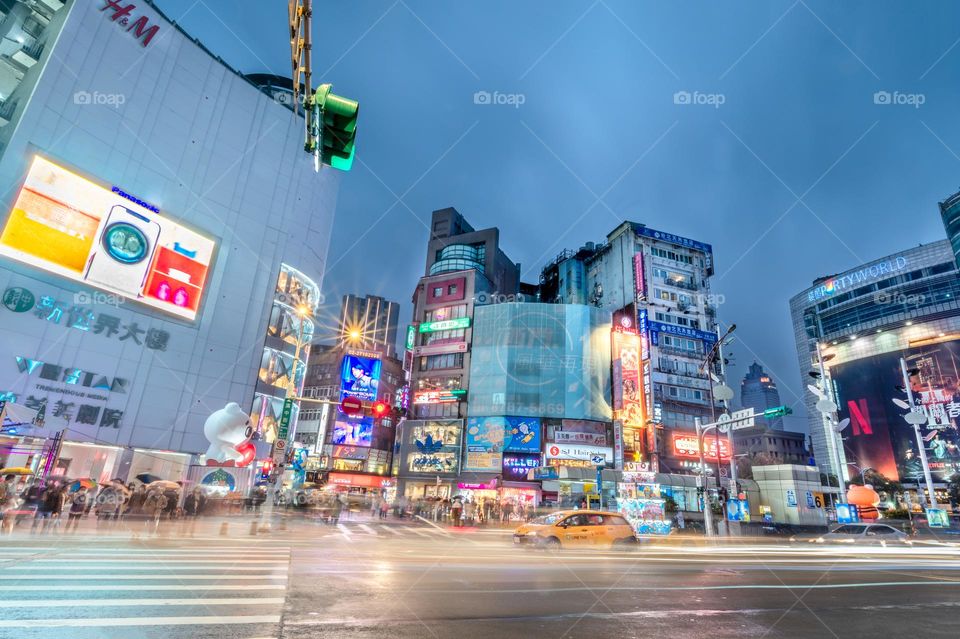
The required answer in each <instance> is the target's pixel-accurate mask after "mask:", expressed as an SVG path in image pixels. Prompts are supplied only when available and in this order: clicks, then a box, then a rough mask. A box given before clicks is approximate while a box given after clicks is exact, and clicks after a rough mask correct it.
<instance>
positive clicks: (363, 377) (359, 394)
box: [340, 355, 381, 402]
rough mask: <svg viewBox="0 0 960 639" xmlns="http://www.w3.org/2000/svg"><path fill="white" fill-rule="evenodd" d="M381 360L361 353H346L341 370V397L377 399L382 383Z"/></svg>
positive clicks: (365, 399) (367, 400)
mask: <svg viewBox="0 0 960 639" xmlns="http://www.w3.org/2000/svg"><path fill="white" fill-rule="evenodd" d="M380 364H381V362H380V360H379V359H375V358H372V357H361V356H359V355H346V356H345V357H344V358H343V368H342V369H341V372H340V399H341V400H343V398H344V397H355V398H357V399H359V400H361V401H365V402H372V401H375V400H376V399H377V387H378V386H379V384H380Z"/></svg>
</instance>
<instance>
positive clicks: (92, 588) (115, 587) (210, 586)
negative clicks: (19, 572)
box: [0, 584, 287, 592]
mask: <svg viewBox="0 0 960 639" xmlns="http://www.w3.org/2000/svg"><path fill="white" fill-rule="evenodd" d="M77 588H78V586H51V585H44V586H27V585H24V584H19V585H16V586H0V592H76V591H77ZM286 589H287V586H286V584H253V585H240V586H238V585H233V586H225V585H223V584H193V585H190V586H187V585H184V584H162V585H160V584H153V585H150V584H113V585H110V586H104V585H101V584H97V585H89V584H84V586H83V591H84V592H94V591H96V592H109V591H111V590H157V591H162V590H216V591H232V590H236V591H238V592H239V591H243V590H286Z"/></svg>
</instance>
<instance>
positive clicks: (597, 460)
mask: <svg viewBox="0 0 960 639" xmlns="http://www.w3.org/2000/svg"><path fill="white" fill-rule="evenodd" d="M590 461H591V462H593V465H594V466H602V465H603V464H605V463H606V462H607V458H606V457H604V456H603V455H593V456H592V457H590Z"/></svg>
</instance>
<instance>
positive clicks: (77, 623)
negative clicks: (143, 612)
mask: <svg viewBox="0 0 960 639" xmlns="http://www.w3.org/2000/svg"><path fill="white" fill-rule="evenodd" d="M254 623H280V615H231V616H213V615H210V616H202V617H116V618H109V619H103V618H101V619H98V618H89V619H75V618H74V619H0V628H64V627H69V628H98V627H108V626H109V627H116V626H200V625H204V626H210V625H218V626H228V625H232V624H254Z"/></svg>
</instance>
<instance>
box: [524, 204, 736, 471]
mask: <svg viewBox="0 0 960 639" xmlns="http://www.w3.org/2000/svg"><path fill="white" fill-rule="evenodd" d="M712 275H713V248H712V247H711V246H710V245H709V244H706V243H704V242H700V241H697V240H692V239H689V238H685V237H680V236H678V235H673V234H672V233H665V232H662V231H657V230H654V229H651V228H649V227H647V226H645V225H643V224H638V223H636V222H624V223H623V224H621V225H619V226H618V227H616V228H615V229H613V231H611V232H610V233H609V234H608V235H607V241H606V242H604V243H602V244H599V245H594V244H592V243H590V244H586V245H585V246H583V247H582V248H580V249H579V250H578V251H576V252H573V251H565V252H563V253H561V254H560V255H559V256H558V257H557V258H556V259H554V260H553V261H552V262H551V263H550V264H548V265H547V266H546V267H545V268H544V269H543V272H542V274H541V277H540V283H541V299H542V301H544V302H553V303H560V302H562V303H580V304H590V305H592V306H596V307H599V308H604V309H607V310H609V311H610V312H611V313H612V314H613V324H614V328H615V336H616V333H617V331H620V332H622V333H625V334H638V335H640V337H641V340H640V344H641V354H640V368H641V383H640V385H641V389H640V392H641V395H642V398H643V402H642V403H643V415H642V416H636V415H634V416H632V417H631V418H630V419H629V420H628V421H624V420H622V419H618V421H621V422H623V423H622V429H623V448H624V460H625V461H637V462H648V463H650V465H651V467H653V468H655V469H659V470H660V472H685V471H687V470H692V469H694V468H695V467H696V466H697V461H696V459H697V457H698V455H697V451H696V448H695V447H694V448H693V449H691V447H690V446H689V445H688V444H689V442H690V437H691V432H692V431H693V429H694V421H695V420H696V419H697V418H700V419H701V420H702V421H703V422H709V421H711V420H712V418H713V416H714V415H715V409H714V406H713V403H712V395H711V387H712V384H711V381H710V376H709V372H708V371H707V370H706V369H705V367H704V365H703V364H704V360H705V358H706V356H707V354H708V353H709V352H710V351H711V350H712V349H713V347H714V345H715V344H716V343H717V337H718V336H717V322H716V307H715V305H714V303H713V298H712V296H711V294H710V280H709V278H710V276H712ZM615 359H616V358H615ZM614 370H615V372H616V365H615V366H614ZM617 385H618V382H617V380H616V379H615V380H614V409H615V410H619V411H620V413H621V415H620V417H623V414H622V413H623V411H622V410H621V409H620V408H619V407H618V406H617V401H616V399H617ZM615 419H617V418H616V417H615ZM654 433H655V435H654Z"/></svg>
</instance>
